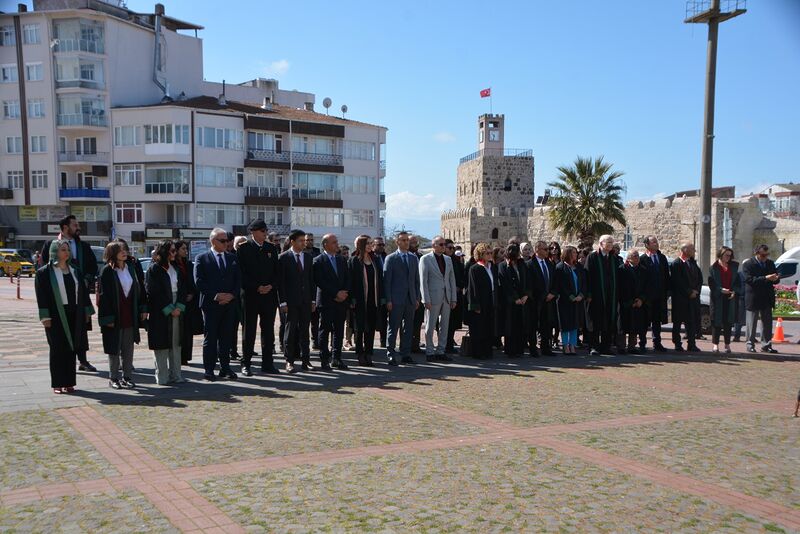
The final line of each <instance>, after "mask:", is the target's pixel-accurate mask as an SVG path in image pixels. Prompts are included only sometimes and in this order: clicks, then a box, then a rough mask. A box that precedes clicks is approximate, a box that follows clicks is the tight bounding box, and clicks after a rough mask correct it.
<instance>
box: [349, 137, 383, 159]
mask: <svg viewBox="0 0 800 534" xmlns="http://www.w3.org/2000/svg"><path fill="white" fill-rule="evenodd" d="M344 158H345V159H364V160H369V161H374V160H375V143H365V142H363V141H345V142H344Z"/></svg>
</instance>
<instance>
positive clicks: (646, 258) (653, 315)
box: [639, 235, 672, 352]
mask: <svg viewBox="0 0 800 534" xmlns="http://www.w3.org/2000/svg"><path fill="white" fill-rule="evenodd" d="M643 243H644V246H645V248H646V250H645V252H643V253H642V254H641V255H640V258H639V259H640V263H641V265H642V267H644V269H645V272H646V274H647V283H646V284H645V287H646V289H647V312H648V320H649V322H650V324H649V328H650V332H651V336H652V338H653V350H655V351H658V352H666V351H667V349H666V347H664V345H663V344H662V343H661V325H663V324H666V323H667V322H668V320H669V314H668V313H667V300H668V298H669V294H670V291H671V290H672V287H671V286H672V284H671V282H670V279H669V272H670V265H669V260H668V259H667V257H666V256H665V255H664V254H662V253H661V251H660V250H659V248H658V238H656V236H654V235H649V236H647V237H645V238H644V240H643ZM639 349H640V350H642V351H644V350H645V345H642V344H640V345H639Z"/></svg>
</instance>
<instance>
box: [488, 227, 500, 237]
mask: <svg viewBox="0 0 800 534" xmlns="http://www.w3.org/2000/svg"><path fill="white" fill-rule="evenodd" d="M497 235H498V231H497V228H492V233H491V236H490V237H489V239H497Z"/></svg>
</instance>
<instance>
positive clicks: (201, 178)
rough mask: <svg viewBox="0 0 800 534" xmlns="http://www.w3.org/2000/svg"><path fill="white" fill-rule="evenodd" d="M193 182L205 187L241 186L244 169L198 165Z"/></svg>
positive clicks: (242, 184)
mask: <svg viewBox="0 0 800 534" xmlns="http://www.w3.org/2000/svg"><path fill="white" fill-rule="evenodd" d="M195 183H196V184H197V185H199V186H205V187H243V186H244V169H242V168H236V167H211V166H208V165H198V166H197V168H196V169H195Z"/></svg>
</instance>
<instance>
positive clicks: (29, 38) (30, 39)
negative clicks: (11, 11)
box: [22, 24, 42, 44]
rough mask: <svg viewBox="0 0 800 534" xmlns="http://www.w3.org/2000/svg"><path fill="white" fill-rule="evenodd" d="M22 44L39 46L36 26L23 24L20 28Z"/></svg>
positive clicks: (39, 40) (39, 39)
mask: <svg viewBox="0 0 800 534" xmlns="http://www.w3.org/2000/svg"><path fill="white" fill-rule="evenodd" d="M22 42H23V43H25V44H39V43H41V42H42V38H41V36H40V35H39V25H38V24H25V25H23V26H22Z"/></svg>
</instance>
